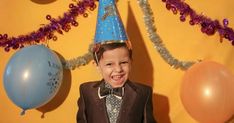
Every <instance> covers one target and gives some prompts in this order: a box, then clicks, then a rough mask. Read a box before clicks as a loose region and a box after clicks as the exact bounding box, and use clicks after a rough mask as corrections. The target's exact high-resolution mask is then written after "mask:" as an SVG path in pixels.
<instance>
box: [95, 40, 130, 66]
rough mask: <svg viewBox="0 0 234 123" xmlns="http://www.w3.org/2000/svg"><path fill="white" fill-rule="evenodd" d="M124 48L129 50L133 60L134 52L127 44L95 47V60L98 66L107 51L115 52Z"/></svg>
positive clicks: (109, 44)
mask: <svg viewBox="0 0 234 123" xmlns="http://www.w3.org/2000/svg"><path fill="white" fill-rule="evenodd" d="M120 47H124V48H126V49H127V50H128V53H129V58H130V59H132V50H131V49H130V48H128V46H127V44H126V43H107V44H100V45H96V46H94V49H93V59H94V60H95V62H96V63H97V64H98V62H99V60H100V59H101V57H102V55H103V53H104V52H105V51H107V50H113V49H116V48H120Z"/></svg>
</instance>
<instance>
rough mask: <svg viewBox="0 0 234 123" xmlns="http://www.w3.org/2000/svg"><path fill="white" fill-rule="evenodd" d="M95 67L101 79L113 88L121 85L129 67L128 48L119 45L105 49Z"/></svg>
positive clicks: (126, 77) (124, 80)
mask: <svg viewBox="0 0 234 123" xmlns="http://www.w3.org/2000/svg"><path fill="white" fill-rule="evenodd" d="M97 67H98V69H99V71H100V73H101V75H102V77H103V79H104V80H105V81H106V82H108V83H109V84H110V85H111V86H112V87H113V88H115V87H121V86H123V85H124V83H125V82H126V81H127V79H128V76H129V72H130V69H131V59H130V57H129V51H128V49H127V48H126V47H120V48H116V49H113V50H107V51H105V52H104V53H103V55H102V57H101V59H100V60H99V62H98V66H97Z"/></svg>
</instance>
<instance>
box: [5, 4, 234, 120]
mask: <svg viewBox="0 0 234 123" xmlns="http://www.w3.org/2000/svg"><path fill="white" fill-rule="evenodd" d="M37 1H40V0H37ZM41 1H49V0H41ZM71 2H72V0H57V1H55V2H52V3H49V4H37V3H34V2H32V1H30V0H1V1H0V34H3V33H7V34H9V36H18V35H21V34H28V33H29V32H32V31H34V30H37V29H38V28H39V27H40V24H46V23H48V21H47V20H46V19H45V16H46V15H47V14H50V15H52V17H55V18H57V17H58V16H61V15H62V14H63V13H64V12H65V11H67V10H68V5H69V3H71ZM186 2H187V3H188V4H189V5H190V6H191V8H193V9H194V10H195V11H196V12H197V13H203V14H204V15H207V16H208V17H210V18H212V19H218V20H219V21H221V22H222V19H224V18H228V19H229V22H230V24H229V26H230V27H233V28H234V13H233V5H234V2H233V1H232V0H216V1H214V0H193V1H189V0H188V1H186ZM149 3H150V5H151V8H152V10H153V12H154V17H155V25H156V27H157V32H158V34H159V35H160V37H161V38H162V40H163V43H164V44H165V46H166V47H167V48H168V50H169V51H170V52H171V54H172V55H173V56H174V57H176V58H178V59H180V60H199V59H207V60H212V61H216V62H219V63H221V64H223V65H224V66H226V67H227V68H228V69H230V70H231V71H232V73H234V62H233V60H234V57H233V54H234V47H233V46H231V44H230V42H228V41H227V40H224V41H223V43H220V42H219V35H218V34H215V35H213V36H207V35H205V34H202V33H201V31H200V27H199V26H193V27H192V26H190V25H189V24H188V21H186V22H184V23H182V22H180V21H179V16H178V15H173V14H172V12H169V11H168V10H167V9H166V8H165V4H164V3H163V2H161V0H149ZM117 6H118V7H119V11H120V15H121V17H122V19H123V22H124V25H125V27H126V30H127V32H128V35H129V38H130V40H131V42H132V44H133V48H134V52H133V53H134V56H133V57H134V58H133V59H134V63H133V65H134V68H133V71H132V75H131V79H133V80H137V81H141V82H142V83H145V84H148V85H150V86H152V87H153V89H154V98H153V101H154V112H155V116H156V118H157V119H158V121H159V123H196V121H195V120H194V119H192V117H190V116H189V115H188V113H187V112H186V111H185V109H184V107H183V105H182V103H181V100H180V96H179V92H180V85H181V78H182V76H183V74H184V73H185V72H184V71H182V70H175V69H173V68H172V67H171V66H169V65H168V64H167V63H166V62H164V61H163V59H162V58H161V57H160V55H159V53H158V52H157V51H156V50H155V49H154V47H153V45H152V43H151V42H150V40H149V38H148V36H147V32H146V29H145V26H144V23H143V15H142V12H141V9H140V7H139V6H138V3H137V0H119V2H118V4H117ZM88 14H89V16H88V17H87V18H83V17H78V19H77V20H78V22H79V26H78V27H76V28H72V29H71V30H70V32H69V33H65V34H64V35H59V34H56V35H57V36H58V40H57V41H55V42H53V41H50V42H49V47H50V48H51V49H52V50H54V51H56V52H58V53H59V54H60V55H61V56H62V57H64V58H65V59H71V58H75V57H77V56H80V55H83V54H84V53H86V52H87V49H88V46H89V44H90V43H91V42H92V40H93V37H94V33H95V26H96V25H95V24H96V16H97V9H95V11H89V12H88ZM14 52H15V51H13V50H11V51H10V52H9V53H6V52H4V49H3V48H1V49H0V75H1V76H0V81H1V83H0V123H75V122H76V118H75V117H76V112H77V110H78V107H77V99H78V98H79V85H80V84H81V83H83V82H85V81H90V80H99V79H101V77H100V76H99V74H98V72H96V68H95V66H94V65H93V64H92V62H91V63H89V64H88V65H86V66H82V67H80V68H78V69H75V70H72V71H69V70H65V71H64V81H63V84H62V87H61V89H60V90H59V92H58V94H57V95H56V97H55V98H54V99H53V100H52V101H50V102H49V103H48V104H46V105H45V106H43V107H41V108H38V109H32V110H28V111H27V112H26V114H25V115H24V116H20V112H21V109H20V108H19V107H17V106H16V105H14V104H13V103H12V102H11V101H10V99H9V98H8V97H7V94H6V92H5V90H4V87H3V73H4V69H5V67H6V64H7V62H8V60H9V59H10V57H11V56H12V54H13V53H14Z"/></svg>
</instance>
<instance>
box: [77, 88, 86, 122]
mask: <svg viewBox="0 0 234 123" xmlns="http://www.w3.org/2000/svg"><path fill="white" fill-rule="evenodd" d="M82 88H83V86H82V85H81V86H80V98H79V100H78V107H79V109H78V112H77V115H76V121H77V123H87V120H86V113H85V100H84V95H83V89H82Z"/></svg>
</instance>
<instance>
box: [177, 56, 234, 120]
mask: <svg viewBox="0 0 234 123" xmlns="http://www.w3.org/2000/svg"><path fill="white" fill-rule="evenodd" d="M180 96H181V101H182V104H183V105H184V107H185V109H186V110H187V112H188V113H189V114H190V115H191V116H192V117H193V118H194V119H195V120H197V121H198V122H199V123H224V122H225V121H227V120H229V119H230V118H231V116H232V115H233V114H234V76H233V75H232V73H231V72H230V71H229V70H228V69H227V68H225V67H224V66H223V65H221V64H218V63H216V62H212V61H203V62H200V63H197V64H195V65H193V66H192V67H190V68H189V69H188V70H187V71H186V73H185V75H184V77H183V80H182V86H181V93H180Z"/></svg>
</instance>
